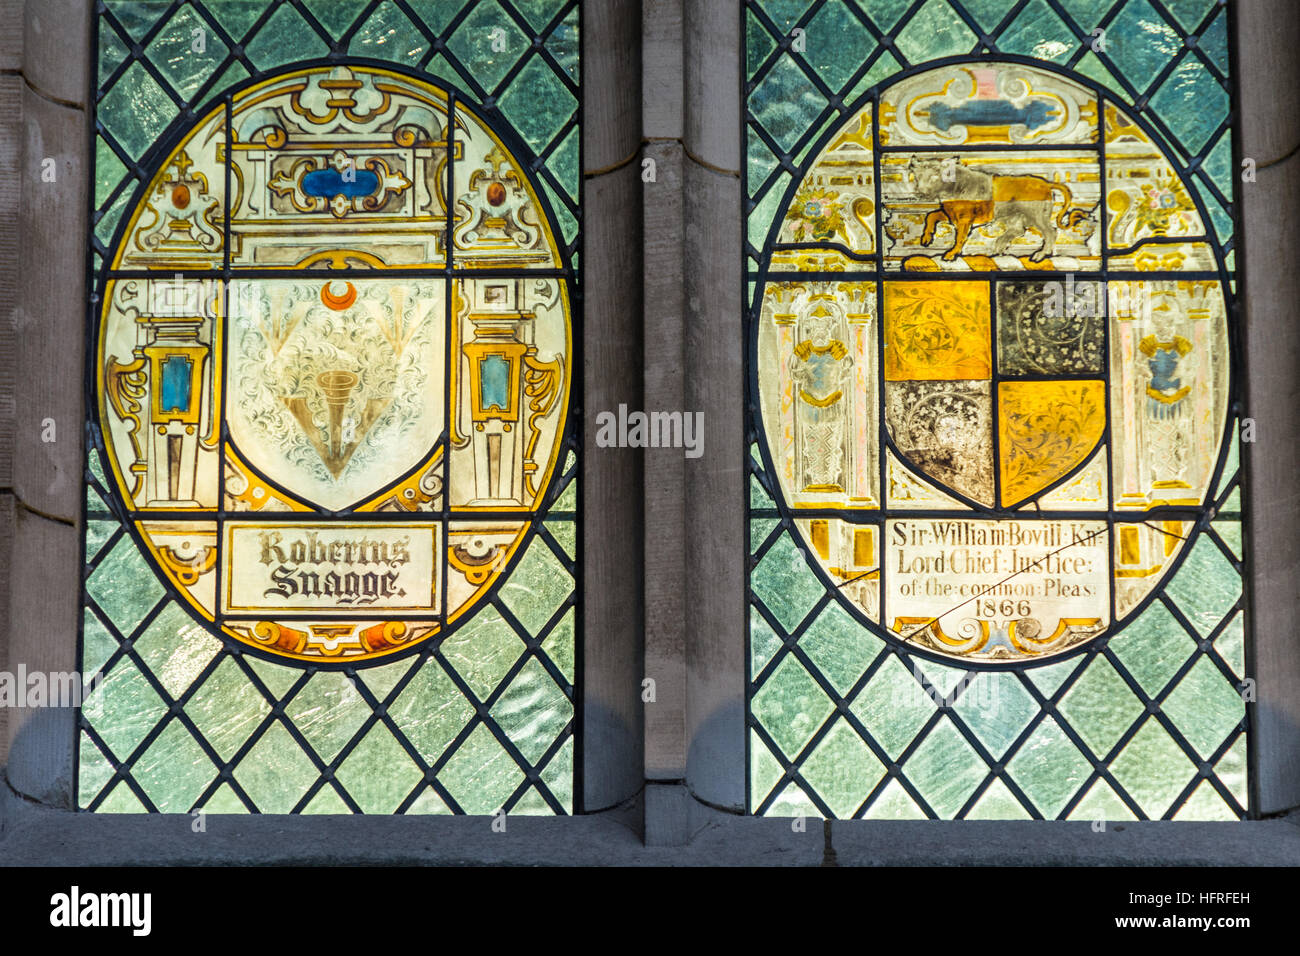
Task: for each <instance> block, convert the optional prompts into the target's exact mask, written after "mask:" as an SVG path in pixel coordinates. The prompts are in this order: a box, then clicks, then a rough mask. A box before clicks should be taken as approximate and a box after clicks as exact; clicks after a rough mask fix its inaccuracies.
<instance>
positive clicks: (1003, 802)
mask: <svg viewBox="0 0 1300 956" xmlns="http://www.w3.org/2000/svg"><path fill="white" fill-rule="evenodd" d="M966 819H967V820H1028V819H1030V816H1029V811H1028V810H1026V809H1025V808H1024V806H1023V805H1022V804H1021V803H1020V801H1019V800H1017V799H1016V796H1015V794H1013V793H1012V792H1011V791H1010V790H1008V789H1007V785H1006V784H1005V783H1003V782H1002V781H1001V780H994V781H993V782H992V783H991V784H989V787H988V789H987V790H985V791H984V793H983V794H981V795H980V798H979V799H978V800H976V801H975V806H973V807H971V809H970V813H968V814H966Z"/></svg>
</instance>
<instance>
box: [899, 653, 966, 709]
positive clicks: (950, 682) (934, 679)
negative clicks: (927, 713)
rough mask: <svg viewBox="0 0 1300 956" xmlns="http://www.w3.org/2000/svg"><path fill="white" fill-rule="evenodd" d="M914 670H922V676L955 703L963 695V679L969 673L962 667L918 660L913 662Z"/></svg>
mask: <svg viewBox="0 0 1300 956" xmlns="http://www.w3.org/2000/svg"><path fill="white" fill-rule="evenodd" d="M912 666H913V670H914V671H915V670H920V672H921V674H922V675H923V676H924V677H925V679H926V680H928V681H929V682H930V685H931V686H932V687H934V689H935V690H937V691H938V692H939V693H940V694H942V695H943V696H944V698H946V699H947V700H949V701H955V700H956V699H957V697H958V695H959V694H960V693H961V688H960V687H959V685H960V684H962V682H963V679H964V678H965V677H966V676H967V673H968V672H967V671H964V670H962V669H961V668H960V667H949V666H947V665H944V664H937V663H935V662H934V661H923V660H920V659H917V660H915V661H914V662H913V665H912Z"/></svg>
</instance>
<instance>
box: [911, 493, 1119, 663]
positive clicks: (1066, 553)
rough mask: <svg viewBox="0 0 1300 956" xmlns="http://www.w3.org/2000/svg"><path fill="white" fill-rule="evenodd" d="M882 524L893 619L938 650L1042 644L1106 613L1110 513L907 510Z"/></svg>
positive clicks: (1073, 635) (1096, 622)
mask: <svg viewBox="0 0 1300 956" xmlns="http://www.w3.org/2000/svg"><path fill="white" fill-rule="evenodd" d="M885 532H886V542H887V551H886V562H887V563H886V567H885V581H886V591H885V593H886V597H885V616H886V622H887V623H888V624H889V626H890V627H891V628H892V629H893V630H894V631H895V632H897V633H899V634H900V635H902V636H905V637H907V638H908V639H910V640H914V641H918V642H919V643H922V644H925V645H928V646H930V647H932V648H933V649H934V650H942V651H946V652H948V653H962V654H973V655H978V656H981V657H990V658H999V657H1006V658H1011V657H1015V656H1020V655H1021V654H1024V653H1035V654H1041V653H1044V652H1049V651H1052V650H1056V649H1059V648H1060V647H1064V646H1069V645H1071V644H1074V643H1076V642H1078V641H1079V640H1080V639H1083V638H1086V637H1088V636H1091V635H1093V634H1096V633H1099V632H1100V631H1101V630H1102V629H1103V628H1105V626H1106V625H1107V624H1108V623H1109V620H1110V592H1109V588H1108V585H1107V578H1108V575H1109V570H1110V565H1109V555H1108V553H1107V541H1108V540H1109V539H1108V534H1107V529H1106V524H1105V523H1104V522H1101V521H1014V520H1002V521H977V520H970V519H961V520H954V519H922V518H906V519H895V520H891V521H888V522H886V529H885Z"/></svg>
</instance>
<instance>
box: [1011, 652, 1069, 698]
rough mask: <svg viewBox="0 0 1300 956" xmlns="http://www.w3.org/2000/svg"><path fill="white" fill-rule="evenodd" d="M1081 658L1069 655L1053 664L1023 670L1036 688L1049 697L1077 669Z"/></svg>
mask: <svg viewBox="0 0 1300 956" xmlns="http://www.w3.org/2000/svg"><path fill="white" fill-rule="evenodd" d="M1080 663H1082V658H1078V657H1071V658H1067V659H1066V660H1063V661H1058V662H1057V663H1055V664H1046V665H1044V666H1042V667H1034V668H1030V669H1028V670H1026V671H1025V675H1026V676H1027V677H1028V678H1029V679H1030V680H1031V681H1033V683H1034V686H1035V687H1037V688H1038V691H1039V693H1041V694H1043V695H1044V696H1045V697H1051V696H1052V695H1053V694H1055V693H1056V689H1057V688H1058V687H1060V686H1061V685H1062V684H1063V683H1065V679H1066V678H1067V677H1069V676H1070V675H1071V674H1073V673H1074V672H1075V671H1076V670H1078V668H1079V665H1080Z"/></svg>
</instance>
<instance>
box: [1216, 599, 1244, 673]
mask: <svg viewBox="0 0 1300 956" xmlns="http://www.w3.org/2000/svg"><path fill="white" fill-rule="evenodd" d="M1214 648H1215V650H1217V651H1218V652H1219V654H1220V656H1221V657H1222V658H1223V659H1224V661H1226V662H1227V664H1228V666H1229V667H1231V668H1232V672H1233V673H1234V674H1236V675H1238V676H1241V675H1242V674H1244V673H1245V672H1246V616H1245V614H1244V613H1241V614H1237V615H1236V616H1234V617H1233V619H1232V620H1231V621H1230V622H1229V623H1228V626H1227V627H1225V628H1224V629H1223V630H1222V631H1220V632H1219V636H1218V637H1217V638H1216V639H1215V641H1214Z"/></svg>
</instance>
